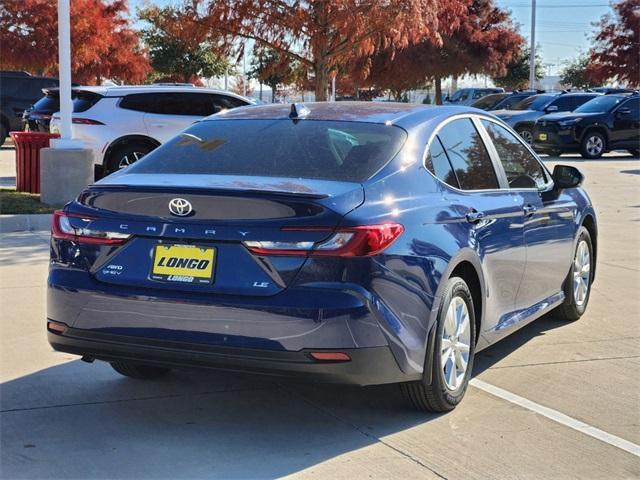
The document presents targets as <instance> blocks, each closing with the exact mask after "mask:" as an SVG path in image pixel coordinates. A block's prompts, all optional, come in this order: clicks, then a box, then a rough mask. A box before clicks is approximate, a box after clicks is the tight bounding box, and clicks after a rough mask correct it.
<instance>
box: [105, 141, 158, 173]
mask: <svg viewBox="0 0 640 480" xmlns="http://www.w3.org/2000/svg"><path fill="white" fill-rule="evenodd" d="M154 148H155V147H153V146H152V145H150V144H148V143H144V142H131V143H127V144H126V145H122V146H120V147H118V148H116V149H114V150H113V151H112V152H111V153H110V154H109V158H108V159H107V162H106V164H107V168H106V170H105V172H104V174H105V175H109V174H111V173H113V172H117V171H118V170H120V169H122V168H124V167H126V166H127V165H125V163H128V164H129V165H130V164H132V163H134V162H136V161H137V160H140V159H141V158H142V157H143V156H145V155H146V154H147V153H149V152H150V151H151V150H153V149H154ZM125 159H126V160H125Z"/></svg>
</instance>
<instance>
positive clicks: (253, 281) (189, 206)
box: [47, 102, 597, 411]
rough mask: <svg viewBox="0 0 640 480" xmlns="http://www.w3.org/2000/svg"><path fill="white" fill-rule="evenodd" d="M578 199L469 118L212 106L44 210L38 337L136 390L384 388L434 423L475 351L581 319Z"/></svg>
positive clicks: (582, 246)
mask: <svg viewBox="0 0 640 480" xmlns="http://www.w3.org/2000/svg"><path fill="white" fill-rule="evenodd" d="M416 146H419V147H418V148H416ZM425 150H426V155H425ZM581 181H582V175H581V174H580V172H579V171H578V170H577V169H576V168H574V167H571V166H556V167H555V169H554V171H553V173H550V172H549V171H548V170H547V168H546V167H545V166H544V165H543V164H542V162H541V161H540V160H539V159H538V157H537V156H536V155H535V153H533V151H532V150H531V149H530V147H529V146H528V145H527V144H526V143H525V142H524V141H523V140H522V139H520V137H518V135H517V134H516V133H515V132H514V131H513V130H512V129H510V128H509V127H508V126H507V125H506V124H504V123H503V122H502V121H500V120H498V119H497V118H495V117H494V116H492V115H489V114H485V113H483V112H480V111H478V110H476V109H471V108H468V107H465V108H462V107H451V106H441V107H430V106H424V105H409V104H397V103H375V102H337V103H315V104H307V105H302V104H294V105H265V106H256V107H252V108H239V109H236V110H230V111H227V112H226V113H224V114H219V115H214V116H212V117H209V118H206V119H204V120H202V121H200V122H197V123H195V124H194V125H191V126H190V127H189V128H187V129H186V130H185V131H183V132H181V133H180V134H179V135H177V136H176V137H175V138H173V139H171V140H170V141H168V142H166V143H165V144H163V145H162V146H161V147H159V148H157V149H156V150H154V151H153V152H151V153H149V154H148V155H146V156H145V157H144V158H143V159H141V160H139V161H138V162H136V163H135V164H133V165H131V166H130V167H128V168H126V169H124V170H121V171H119V172H117V173H115V174H113V175H110V176H108V177H106V178H104V179H102V180H101V181H99V182H97V183H96V184H94V185H92V186H89V187H88V188H87V189H86V190H85V191H84V192H82V193H81V194H80V195H79V196H78V198H77V199H76V200H75V201H73V202H70V203H69V204H67V205H66V206H65V207H64V209H63V210H59V211H57V212H55V214H54V217H53V218H54V219H53V230H52V243H51V262H50V267H49V277H48V282H47V285H48V307H47V308H48V310H47V330H48V339H49V342H50V344H51V345H52V346H53V348H54V349H55V350H58V351H63V352H68V353H72V354H76V355H82V356H83V357H84V359H85V360H86V361H92V360H94V359H98V360H105V361H108V362H110V363H111V365H112V366H113V368H114V369H115V370H116V371H117V372H119V373H121V374H123V375H126V376H129V377H134V378H143V379H144V378H146V379H153V378H157V377H160V376H162V375H165V374H167V373H168V372H169V371H170V370H171V368H173V367H186V366H193V367H210V368H217V369H223V370H231V371H247V372H252V373H256V374H273V375H289V376H297V377H303V378H309V379H315V380H318V381H330V382H342V383H351V384H357V385H370V384H383V383H400V384H401V386H402V390H403V391H404V393H405V394H406V396H407V398H408V399H410V401H412V402H413V404H414V405H415V406H416V407H417V408H420V409H425V410H433V411H447V410H451V409H452V408H454V407H455V406H456V405H457V404H458V403H459V402H460V401H461V399H462V397H463V395H464V393H465V391H466V388H467V385H468V382H469V378H470V376H471V372H472V368H473V360H474V355H475V354H476V353H477V352H478V351H480V350H482V349H483V348H485V347H487V346H488V345H491V344H493V343H494V342H496V341H498V340H500V339H501V338H504V337H505V336H507V335H509V334H510V333H512V332H514V331H516V330H518V329H519V328H521V327H522V326H524V325H526V324H527V323H529V322H531V321H532V320H534V319H536V318H538V317H540V316H542V315H544V314H546V313H548V312H551V311H553V312H554V316H555V318H557V319H564V320H576V319H578V318H579V317H580V316H581V315H582V314H583V313H584V311H585V309H586V307H587V304H588V301H589V292H590V287H591V285H592V282H593V280H594V274H595V259H596V255H597V233H596V232H597V228H596V216H595V212H594V208H593V206H592V205H591V202H590V200H589V197H588V196H587V194H586V193H585V191H584V190H583V189H582V188H581V187H580V183H581Z"/></svg>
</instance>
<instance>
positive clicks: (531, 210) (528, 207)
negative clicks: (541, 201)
mask: <svg viewBox="0 0 640 480" xmlns="http://www.w3.org/2000/svg"><path fill="white" fill-rule="evenodd" d="M522 211H523V212H524V214H525V216H526V217H530V216H531V215H533V214H534V213H536V212H537V211H538V209H537V208H536V207H535V206H533V205H531V204H528V205H525V206H524V207H522Z"/></svg>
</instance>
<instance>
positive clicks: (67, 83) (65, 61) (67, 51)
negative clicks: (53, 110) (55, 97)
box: [58, 0, 73, 140]
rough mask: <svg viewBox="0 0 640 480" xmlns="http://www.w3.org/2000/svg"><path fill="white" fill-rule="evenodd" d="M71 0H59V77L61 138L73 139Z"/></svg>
mask: <svg viewBox="0 0 640 480" xmlns="http://www.w3.org/2000/svg"><path fill="white" fill-rule="evenodd" d="M69 17H70V12H69V0H58V78H59V79H60V138H62V139H63V140H71V114H72V112H73V103H72V101H71V26H70V20H69Z"/></svg>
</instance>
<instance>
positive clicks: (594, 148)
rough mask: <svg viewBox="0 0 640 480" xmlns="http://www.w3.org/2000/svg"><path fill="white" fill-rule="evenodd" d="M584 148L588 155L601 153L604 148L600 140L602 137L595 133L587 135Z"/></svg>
mask: <svg viewBox="0 0 640 480" xmlns="http://www.w3.org/2000/svg"><path fill="white" fill-rule="evenodd" d="M586 150H587V153H588V154H589V155H594V156H597V155H600V154H601V153H602V150H604V142H603V141H602V138H600V137H598V136H597V135H593V136H591V137H589V138H588V139H587V147H586Z"/></svg>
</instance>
